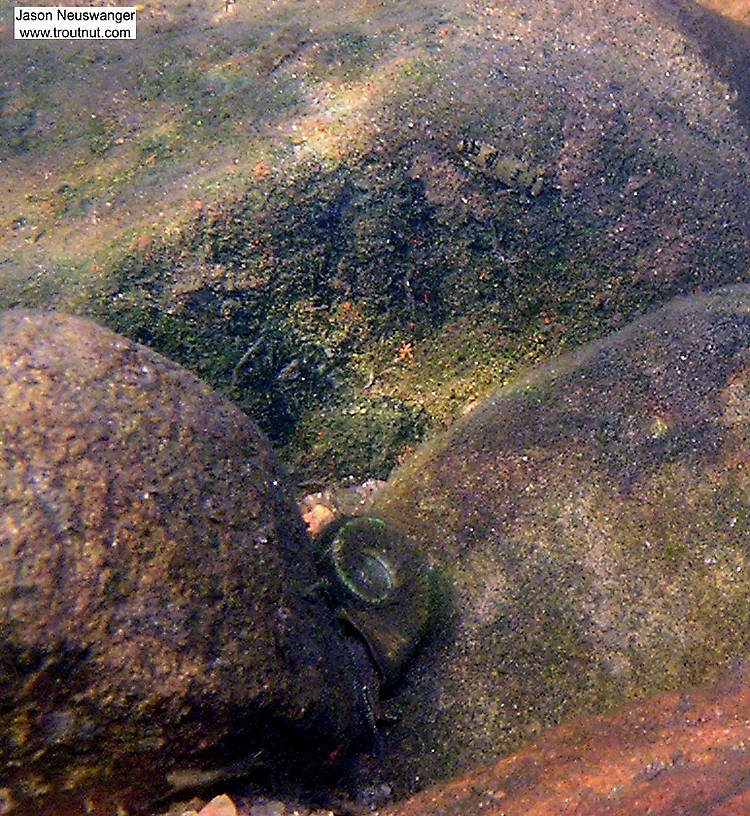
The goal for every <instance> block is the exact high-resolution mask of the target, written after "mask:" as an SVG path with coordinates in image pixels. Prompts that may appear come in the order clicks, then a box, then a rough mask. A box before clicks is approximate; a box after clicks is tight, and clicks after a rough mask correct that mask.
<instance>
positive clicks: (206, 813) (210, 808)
mask: <svg viewBox="0 0 750 816" xmlns="http://www.w3.org/2000/svg"><path fill="white" fill-rule="evenodd" d="M198 816H237V808H236V807H235V804H234V802H233V801H232V800H231V799H230V798H229V797H228V796H227V795H226V793H222V794H221V796H215V797H214V798H213V799H212V800H211V801H210V802H209V803H208V804H207V805H206V806H205V807H204V808H203V809H202V810H201V811H200V813H198Z"/></svg>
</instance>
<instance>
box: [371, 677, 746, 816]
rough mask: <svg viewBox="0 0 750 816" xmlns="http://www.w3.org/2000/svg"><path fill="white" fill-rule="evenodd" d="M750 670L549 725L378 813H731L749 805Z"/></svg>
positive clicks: (658, 815) (605, 815)
mask: <svg viewBox="0 0 750 816" xmlns="http://www.w3.org/2000/svg"><path fill="white" fill-rule="evenodd" d="M748 776H750V676H749V672H748V669H747V667H744V668H742V669H741V670H738V671H735V672H734V673H732V674H731V675H729V676H727V677H726V678H724V679H723V680H722V682H721V683H719V684H718V685H717V686H715V687H709V688H693V689H688V690H686V691H683V692H676V693H671V694H665V695H660V696H657V697H655V698H654V699H650V700H648V701H647V702H646V703H642V704H640V705H638V706H635V707H633V708H629V709H626V710H624V711H622V712H619V713H617V714H614V715H610V716H607V717H604V716H599V717H592V718H589V719H587V720H582V721H580V722H577V723H572V724H569V725H566V726H564V727H560V728H557V729H555V730H553V731H551V732H549V733H546V734H544V735H542V736H541V737H540V738H539V739H538V740H535V741H534V742H533V743H531V744H530V745H528V746H527V747H525V748H523V749H522V750H520V751H519V752H518V753H516V754H514V755H513V756H510V757H507V758H505V759H501V760H499V761H498V762H496V763H494V764H493V765H491V766H488V767H486V768H482V769H480V770H478V771H474V772H472V773H468V774H466V775H464V776H462V777H461V778H460V779H456V780H451V781H450V782H447V783H445V784H443V785H440V786H437V787H435V788H431V789H429V790H426V791H424V792H423V793H421V794H419V795H417V796H415V797H414V798H413V799H412V800H410V801H408V802H404V803H401V804H399V805H396V806H394V807H393V808H389V809H388V810H385V811H380V814H381V816H472V814H480V813H481V814H483V816H560V814H565V813H569V814H575V816H632V814H646V813H647V814H649V816H675V814H693V816H739V814H743V813H747V812H748V809H750V789H749V788H748Z"/></svg>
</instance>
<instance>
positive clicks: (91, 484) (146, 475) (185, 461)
mask: <svg viewBox="0 0 750 816" xmlns="http://www.w3.org/2000/svg"><path fill="white" fill-rule="evenodd" d="M311 547H312V544H311V542H310V540H309V538H308V536H307V534H306V531H305V529H304V525H303V524H302V521H301V518H300V516H299V512H298V510H297V509H296V506H295V505H294V503H293V502H292V501H291V500H290V498H289V496H288V495H287V493H286V491H285V487H284V476H283V474H282V472H281V470H280V468H279V466H278V464H277V462H276V460H275V458H274V456H273V454H272V452H271V451H270V449H269V446H268V444H267V442H266V440H265V438H264V437H263V436H262V435H261V434H260V432H259V431H258V430H257V429H256V427H255V426H254V425H253V423H252V422H250V421H249V420H248V419H247V418H246V417H245V415H244V414H242V413H241V412H240V411H239V410H237V409H236V408H234V407H233V406H231V405H230V404H228V403H226V402H224V401H223V400H222V399H220V398H219V397H218V396H217V395H216V394H214V393H213V392H212V391H211V390H210V389H209V388H208V387H207V386H205V385H203V384H201V383H200V382H199V381H198V380H197V379H195V378H194V377H193V376H192V375H190V374H188V373H187V372H186V371H184V370H183V369H181V368H180V367H178V366H177V365H174V364H172V363H170V362H169V361H167V360H166V359H164V358H163V357H161V356H159V355H157V354H155V353H153V352H151V351H149V350H148V349H146V348H144V347H143V346H139V345H136V344H134V343H131V342H130V341H128V340H125V339H124V338H122V337H119V336H117V335H115V334H112V333H111V332H109V331H107V330H105V329H102V328H100V327H98V326H96V325H95V324H93V323H91V322H88V321H84V320H81V319H77V318H72V317H63V316H61V315H57V314H52V313H28V312H22V311H12V312H6V313H4V314H3V315H2V316H0V765H2V767H3V768H4V771H3V775H2V784H0V787H1V788H2V789H3V790H2V793H3V798H4V801H5V800H7V801H9V802H11V803H14V804H15V806H16V809H12V810H10V811H9V810H7V809H3V808H0V810H2V812H3V813H6V812H13V813H30V812H31V811H32V809H33V810H34V812H41V809H42V808H45V807H46V808H51V810H48V812H58V813H60V812H65V813H66V814H76V813H83V812H86V813H94V814H99V813H107V814H110V813H113V812H115V810H116V807H118V806H125V807H127V808H128V812H135V811H137V810H138V808H139V806H140V804H142V802H143V801H145V800H147V799H148V798H149V797H152V796H153V795H154V794H156V793H163V792H165V791H167V790H168V788H169V785H168V784H166V779H167V778H168V779H169V780H170V781H171V782H173V783H174V784H178V783H179V780H182V779H184V778H198V779H199V778H201V776H200V774H199V773H194V774H193V776H192V777H191V773H193V772H192V771H191V769H196V768H197V769H201V768H209V769H210V768H211V767H212V766H214V765H216V764H218V763H222V764H224V765H231V766H232V768H233V770H234V772H235V773H237V772H239V771H248V770H251V769H253V768H261V769H262V768H266V769H268V768H272V769H274V770H275V769H278V768H279V767H280V766H282V765H283V764H284V763H285V762H291V761H292V760H300V761H301V762H300V764H299V765H298V766H297V770H300V769H304V768H305V767H306V766H305V764H304V762H305V754H306V753H307V759H310V755H311V754H312V753H313V752H314V761H315V764H316V765H317V766H318V767H320V766H321V765H323V764H324V760H325V756H326V755H327V753H329V752H331V753H334V752H340V749H341V748H342V747H344V746H345V745H346V744H347V743H348V742H349V741H350V739H351V738H352V737H353V736H354V735H356V732H357V730H358V728H359V714H358V709H357V706H358V705H359V700H360V696H359V695H360V686H359V684H358V683H357V682H356V678H355V671H354V668H353V666H352V657H351V650H350V649H349V648H346V647H343V646H342V644H341V641H340V639H339V630H338V629H337V628H336V627H337V626H338V624H336V623H335V621H334V620H333V617H332V616H331V615H330V612H329V610H328V609H327V608H326V607H325V605H324V603H323V601H322V600H321V599H320V598H319V597H318V596H317V595H316V594H315V593H314V592H310V591H309V590H310V588H311V587H312V586H313V585H314V583H315V580H316V578H315V572H314V569H315V568H314V563H313V558H312V552H311ZM311 735H314V739H310V736H311ZM233 763H234V764H233ZM136 791H137V793H136ZM84 799H85V801H84ZM3 807H5V806H3ZM117 812H119V811H117Z"/></svg>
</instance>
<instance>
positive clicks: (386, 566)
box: [317, 516, 432, 689]
mask: <svg viewBox="0 0 750 816" xmlns="http://www.w3.org/2000/svg"><path fill="white" fill-rule="evenodd" d="M317 545H318V547H317V550H318V556H317V557H318V571H319V576H320V584H319V586H320V587H322V589H323V591H324V593H325V596H326V598H327V599H328V601H329V603H330V605H331V606H332V607H333V609H334V610H335V612H336V614H337V616H338V617H339V619H340V620H342V621H343V622H344V623H345V624H347V625H348V626H349V627H351V629H352V630H353V631H354V632H355V633H356V634H357V635H358V636H359V637H360V638H361V639H362V640H363V641H364V643H365V645H366V647H367V651H368V653H369V655H370V657H371V659H372V661H373V663H374V664H375V666H376V668H377V670H378V673H379V675H380V680H381V688H383V689H388V688H391V687H393V686H394V685H395V684H396V683H397V682H398V680H399V679H400V678H401V676H402V674H403V671H404V668H405V666H406V664H407V663H408V661H409V659H410V658H411V657H412V656H413V654H414V653H415V651H416V650H417V648H418V646H419V643H420V641H421V640H422V638H423V637H424V635H425V633H426V631H427V627H428V624H429V620H430V607H431V595H432V588H431V579H430V570H429V568H428V566H427V562H426V560H425V559H424V557H423V556H422V555H421V553H419V551H418V550H416V549H415V548H414V547H413V546H412V545H411V543H410V542H409V541H408V540H407V539H406V538H405V537H404V536H403V535H402V534H401V533H400V532H399V531H398V530H396V529H394V528H393V526H392V525H386V524H385V523H384V522H383V521H381V520H380V519H378V518H371V517H368V516H355V517H352V516H344V517H342V518H339V519H337V520H336V521H334V522H332V523H331V524H329V525H328V526H327V527H326V528H325V529H324V530H322V531H321V533H320V534H319V535H318V537H317Z"/></svg>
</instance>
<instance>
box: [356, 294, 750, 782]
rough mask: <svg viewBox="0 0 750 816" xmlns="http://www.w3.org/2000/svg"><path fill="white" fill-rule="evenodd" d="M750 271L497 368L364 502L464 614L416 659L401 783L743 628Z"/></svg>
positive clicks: (547, 721)
mask: <svg viewBox="0 0 750 816" xmlns="http://www.w3.org/2000/svg"><path fill="white" fill-rule="evenodd" d="M749 506H750V287H747V286H745V287H738V288H733V289H726V290H722V291H719V292H717V293H715V294H711V295H706V296H696V297H693V298H688V299H678V300H676V301H674V302H673V303H672V304H671V305H669V306H668V307H666V308H664V309H662V310H661V311H658V312H656V313H654V314H653V315H651V316H648V317H646V318H644V319H642V320H639V321H637V322H635V323H633V324H632V325H630V326H629V327H627V328H626V329H624V330H622V331H620V332H618V333H617V334H614V335H612V336H610V337H608V338H606V339H604V340H602V341H599V342H596V343H594V344H591V345H588V346H586V347H584V348H583V349H581V350H580V351H579V352H577V353H575V354H570V355H567V356H564V357H561V358H559V359H556V360H553V361H552V362H550V363H549V364H547V365H545V366H542V367H540V368H537V369H535V370H533V371H532V372H531V373H529V374H528V375H526V376H525V377H522V378H520V379H519V380H518V381H516V382H514V383H512V384H511V385H509V386H507V387H504V388H501V389H500V390H499V391H498V392H497V393H496V394H495V395H494V396H492V397H491V398H490V399H489V400H487V401H486V402H485V403H484V404H483V405H481V406H480V407H478V408H477V409H476V410H475V411H474V412H473V413H472V414H470V415H469V416H467V417H466V418H465V419H464V420H462V421H460V422H458V423H457V424H456V425H455V426H454V427H453V428H452V429H451V430H449V431H448V432H447V433H446V434H444V435H443V436H441V437H439V438H437V439H436V440H434V441H433V442H431V443H429V444H427V445H426V446H425V447H423V448H422V449H421V450H420V451H418V452H417V453H416V454H415V455H414V456H413V457H412V459H411V460H409V461H408V462H407V463H406V464H405V465H404V466H403V467H402V468H401V469H400V470H399V471H397V472H396V474H395V475H394V476H393V478H392V479H391V480H390V482H389V484H388V485H387V486H386V488H385V489H384V490H383V491H382V492H381V493H380V494H378V496H376V499H375V507H374V508H373V509H372V510H371V511H370V512H372V513H375V514H378V515H380V516H381V517H382V518H383V519H385V520H386V522H388V521H393V522H396V523H398V524H399V525H400V526H401V527H402V529H404V531H405V532H406V533H407V534H408V535H409V536H410V537H411V538H412V539H413V540H414V541H415V542H419V543H420V544H421V546H423V547H425V548H426V549H427V550H428V551H429V553H430V555H431V557H432V559H433V561H434V563H435V565H436V567H437V570H438V572H439V573H441V574H442V576H443V579H444V583H445V586H446V587H447V589H448V592H449V594H450V595H451V602H452V608H453V613H452V614H451V615H450V616H449V618H448V620H447V621H446V623H445V625H444V627H443V628H442V629H440V630H439V631H437V632H436V633H435V636H434V638H433V640H432V642H431V643H430V644H429V646H428V647H427V649H426V650H424V652H423V653H422V655H421V656H420V659H419V660H418V661H416V663H415V664H414V665H413V666H412V668H411V671H410V672H409V673H408V674H407V681H408V682H407V683H406V684H404V686H403V687H402V688H401V690H400V691H399V692H398V694H397V696H396V699H395V701H394V706H395V707H396V708H397V709H398V710H399V713H400V718H399V719H398V721H397V722H396V723H395V724H394V725H392V726H391V727H390V730H389V739H388V740H387V744H388V746H389V750H388V751H387V752H386V755H385V760H384V761H385V765H386V770H387V772H388V773H389V774H390V778H391V779H392V780H394V781H395V782H396V783H397V786H400V791H402V792H403V791H404V790H408V789H409V788H410V787H412V786H414V787H416V786H422V785H424V784H425V783H426V782H429V781H434V780H436V779H439V778H442V777H445V776H447V775H449V774H452V773H456V772H459V771H461V770H464V769H466V768H468V767H472V766H475V765H476V764H477V763H479V762H481V761H483V760H488V761H489V760H490V759H492V758H494V757H497V756H498V755H499V754H503V753H507V752H508V751H510V750H512V749H513V748H515V747H517V746H518V745H519V744H520V743H521V742H522V741H525V740H526V739H528V738H529V737H530V736H532V735H534V734H535V733H536V732H538V731H539V730H540V729H541V728H542V727H547V726H550V725H552V724H555V723H557V722H559V721H560V720H561V719H562V718H567V717H569V716H571V715H573V714H574V713H575V712H581V711H595V712H596V711H602V710H605V709H607V708H609V707H611V706H613V705H615V704H617V703H618V702H621V701H623V700H626V699H634V698H638V697H641V696H644V695H646V694H648V693H654V692H657V691H663V690H666V689H673V688H677V687H682V686H685V685H689V684H692V683H696V682H703V681H704V680H706V679H709V678H711V677H713V676H714V675H715V674H716V673H717V671H718V670H719V667H720V666H722V665H725V664H726V662H727V660H729V659H730V658H731V657H733V656H737V655H743V654H745V653H746V652H747V650H748V646H750V603H748V597H750V551H749V547H750V530H749V527H748V525H749V524H750V516H749V515H748V507H749Z"/></svg>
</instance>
